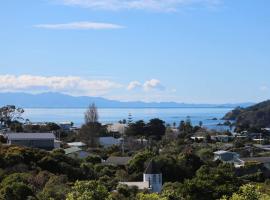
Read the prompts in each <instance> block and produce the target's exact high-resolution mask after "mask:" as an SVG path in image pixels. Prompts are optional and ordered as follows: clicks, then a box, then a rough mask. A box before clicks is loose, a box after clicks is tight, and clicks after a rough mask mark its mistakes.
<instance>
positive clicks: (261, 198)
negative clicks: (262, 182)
mask: <svg viewBox="0 0 270 200" xmlns="http://www.w3.org/2000/svg"><path fill="white" fill-rule="evenodd" d="M269 199H270V196H269V195H266V194H262V193H261V192H260V187H258V186H256V185H251V184H247V185H243V186H241V187H240V189H239V191H238V192H237V193H234V194H233V195H232V197H230V198H227V197H226V196H224V197H223V198H222V199H221V200H269Z"/></svg>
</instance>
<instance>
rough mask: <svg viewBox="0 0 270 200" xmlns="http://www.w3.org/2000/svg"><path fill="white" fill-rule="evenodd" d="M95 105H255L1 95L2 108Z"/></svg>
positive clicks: (230, 106)
mask: <svg viewBox="0 0 270 200" xmlns="http://www.w3.org/2000/svg"><path fill="white" fill-rule="evenodd" d="M91 103H95V104H96V105H97V107H99V108H235V107H237V106H241V107H248V106H251V105H253V103H240V104H187V103H176V102H150V103H148V102H142V101H134V102H123V101H116V100H109V99H105V98H101V97H88V96H81V97H74V96H70V95H65V94H61V93H51V92H50V93H42V94H28V93H0V106H4V105H16V106H18V107H22V108H86V107H87V106H89V104H91Z"/></svg>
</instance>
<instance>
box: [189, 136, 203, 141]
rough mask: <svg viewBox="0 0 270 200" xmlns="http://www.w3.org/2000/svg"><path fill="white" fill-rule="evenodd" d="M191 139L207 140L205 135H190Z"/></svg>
mask: <svg viewBox="0 0 270 200" xmlns="http://www.w3.org/2000/svg"><path fill="white" fill-rule="evenodd" d="M190 139H192V140H194V141H195V140H199V141H202V140H205V137H204V136H192V137H190Z"/></svg>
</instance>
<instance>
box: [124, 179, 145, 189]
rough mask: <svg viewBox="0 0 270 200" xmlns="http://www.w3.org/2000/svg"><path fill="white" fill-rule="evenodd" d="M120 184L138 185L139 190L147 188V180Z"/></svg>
mask: <svg viewBox="0 0 270 200" xmlns="http://www.w3.org/2000/svg"><path fill="white" fill-rule="evenodd" d="M119 184H121V185H127V186H128V187H132V186H135V187H138V189H139V190H144V189H149V182H148V181H146V182H120V183H119Z"/></svg>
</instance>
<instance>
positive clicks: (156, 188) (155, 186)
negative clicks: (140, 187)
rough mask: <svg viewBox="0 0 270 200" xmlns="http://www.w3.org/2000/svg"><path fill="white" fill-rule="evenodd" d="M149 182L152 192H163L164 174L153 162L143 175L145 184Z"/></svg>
mask: <svg viewBox="0 0 270 200" xmlns="http://www.w3.org/2000/svg"><path fill="white" fill-rule="evenodd" d="M147 181H148V182H149V185H150V188H151V191H152V192H158V193H160V192H161V190H162V173H161V170H160V167H159V166H158V164H157V163H156V162H154V161H153V160H152V161H150V162H149V164H148V166H147V168H146V170H145V171H144V174H143V182H147Z"/></svg>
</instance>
